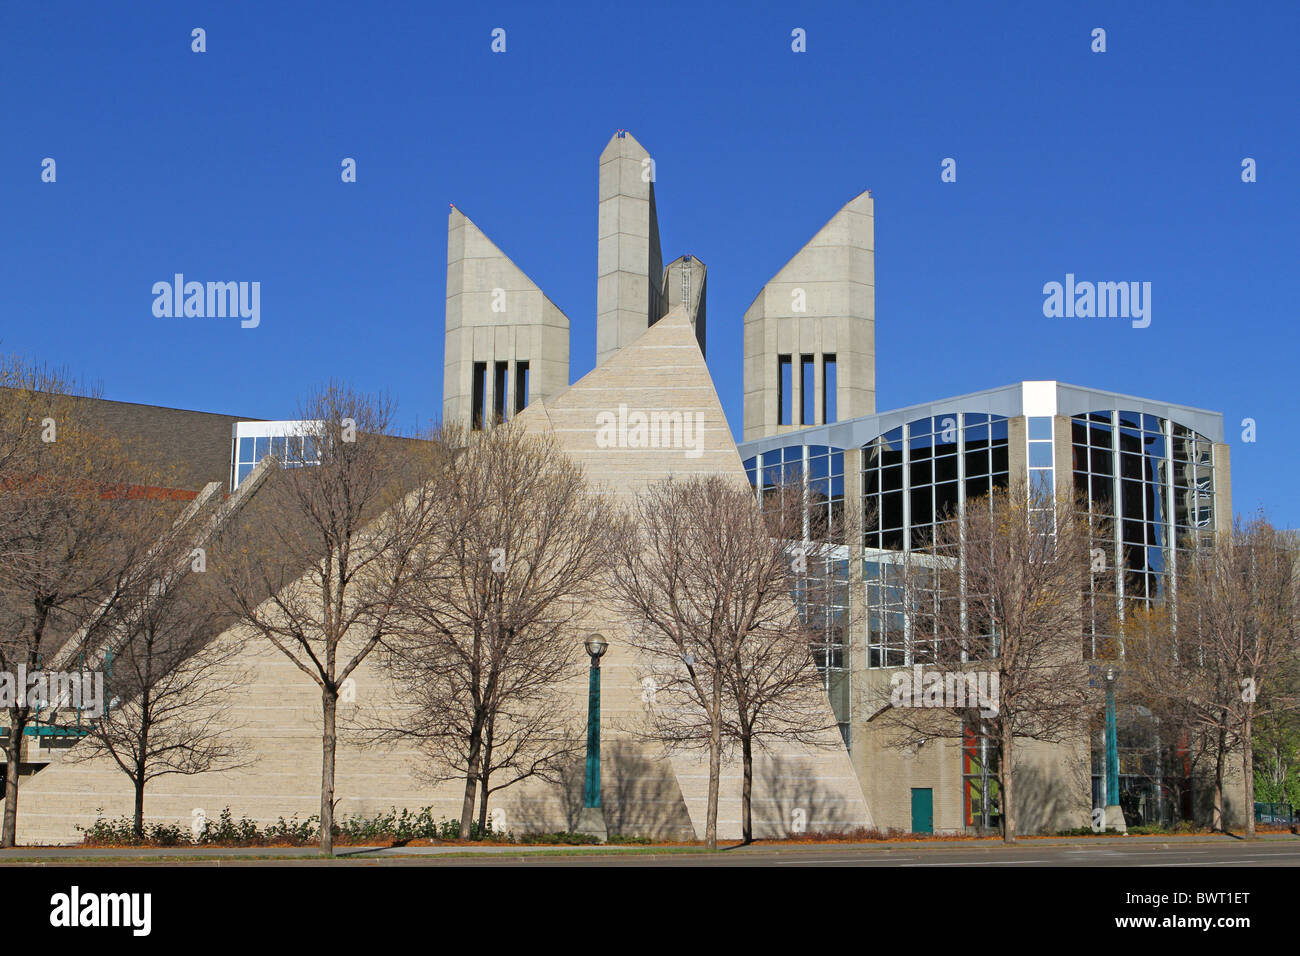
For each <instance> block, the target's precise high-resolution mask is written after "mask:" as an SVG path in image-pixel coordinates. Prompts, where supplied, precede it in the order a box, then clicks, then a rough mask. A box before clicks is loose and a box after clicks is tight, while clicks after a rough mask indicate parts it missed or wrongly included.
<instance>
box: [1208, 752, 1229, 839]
mask: <svg viewBox="0 0 1300 956" xmlns="http://www.w3.org/2000/svg"><path fill="white" fill-rule="evenodd" d="M1223 750H1224V738H1223V734H1219V746H1218V752H1217V753H1216V754H1215V755H1214V807H1213V809H1212V810H1211V814H1210V829H1212V830H1215V831H1217V832H1219V833H1226V832H1227V827H1226V826H1224V819H1223Z"/></svg>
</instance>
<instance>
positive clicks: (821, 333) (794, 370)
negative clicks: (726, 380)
mask: <svg viewBox="0 0 1300 956" xmlns="http://www.w3.org/2000/svg"><path fill="white" fill-rule="evenodd" d="M875 222H876V218H875V203H874V202H873V200H872V198H871V193H870V192H864V193H862V194H861V195H859V196H857V197H855V198H854V199H853V200H851V201H850V202H849V203H848V204H847V205H846V206H844V208H843V209H841V210H840V211H839V212H837V213H836V214H835V216H834V217H833V218H832V219H831V221H830V222H828V223H826V225H824V226H822V228H821V229H820V230H819V231H818V233H817V234H816V235H815V236H813V238H812V240H811V241H810V242H809V243H808V244H807V245H806V246H804V247H803V248H802V249H800V250H799V252H798V254H796V255H795V257H794V258H793V259H791V260H790V261H789V262H788V263H786V265H785V267H784V268H782V269H781V271H780V272H778V273H777V274H776V275H775V276H773V277H772V279H771V281H769V282H768V283H767V285H765V286H763V290H762V291H761V292H760V293H759V294H758V297H757V298H755V299H754V302H753V304H751V305H750V307H749V309H748V310H747V311H746V312H745V347H744V349H745V368H744V378H745V407H744V440H745V441H752V440H753V439H755V438H762V437H764V436H766V435H772V434H777V433H779V432H782V431H787V430H790V429H794V428H799V427H802V426H806V425H821V424H826V423H828V422H832V421H840V420H843V419H847V418H854V417H857V416H859V415H871V414H874V413H875V411H876V252H875V249H876V243H875ZM828 383H829V386H830V387H827V386H828Z"/></svg>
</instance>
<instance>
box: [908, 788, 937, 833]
mask: <svg viewBox="0 0 1300 956" xmlns="http://www.w3.org/2000/svg"><path fill="white" fill-rule="evenodd" d="M912 832H913V833H933V832H934V791H933V790H931V789H930V788H929V787H924V788H922V787H913V788H912Z"/></svg>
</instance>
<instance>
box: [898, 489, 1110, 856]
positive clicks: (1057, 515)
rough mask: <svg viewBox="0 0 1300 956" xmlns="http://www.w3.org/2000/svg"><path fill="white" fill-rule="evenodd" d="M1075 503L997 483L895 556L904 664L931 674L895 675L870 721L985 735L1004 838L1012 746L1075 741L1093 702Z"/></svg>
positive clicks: (909, 733) (915, 736) (901, 730)
mask: <svg viewBox="0 0 1300 956" xmlns="http://www.w3.org/2000/svg"><path fill="white" fill-rule="evenodd" d="M1079 510H1081V509H1079V508H1078V506H1077V505H1076V503H1075V502H1072V501H1070V500H1069V499H1068V498H1066V497H1064V496H1061V497H1060V498H1057V497H1055V496H1054V495H1053V494H1052V493H1051V492H1050V491H1048V490H1045V489H1041V488H1034V489H1029V488H1026V487H1025V486H1024V485H1022V484H1015V485H1012V486H1011V487H1009V488H1002V489H995V490H994V491H993V492H992V493H991V494H990V495H988V496H986V497H983V498H980V499H976V500H974V501H969V502H967V504H966V507H965V509H964V510H963V511H961V512H959V513H957V514H953V515H949V516H947V517H948V519H949V520H946V521H942V522H940V523H939V524H938V525H936V529H937V530H936V531H935V533H934V535H933V537H932V538H931V539H930V540H929V541H925V542H921V547H920V548H918V549H916V550H913V551H911V552H908V553H907V554H906V556H905V558H904V562H903V563H904V572H903V581H904V583H903V604H904V616H905V623H906V627H907V631H908V634H909V638H908V644H909V647H910V651H911V653H910V658H909V661H908V662H909V663H910V664H912V665H913V666H914V667H915V666H917V665H920V666H922V667H930V668H931V669H930V670H929V671H928V672H924V678H923V682H924V686H923V688H914V687H912V684H913V682H914V674H915V671H913V673H912V674H907V673H905V672H900V674H901V677H900V675H895V678H896V680H894V681H893V682H892V684H891V686H890V687H887V688H885V689H884V690H883V691H882V692H881V699H880V700H879V701H877V702H876V703H877V705H878V707H879V709H878V710H877V711H876V717H875V718H873V719H877V718H884V719H886V720H887V721H888V725H889V726H890V727H891V728H892V730H893V742H894V743H895V745H896V746H914V745H916V743H917V742H918V741H923V740H927V739H931V738H943V737H948V738H955V739H965V738H966V737H967V735H968V734H969V733H972V732H973V733H975V734H976V735H977V736H982V737H984V738H986V739H987V741H988V743H989V746H990V747H991V748H992V749H993V752H994V753H995V754H996V756H997V759H998V767H997V777H998V786H999V796H1000V800H1001V808H1000V809H1001V818H1002V831H1003V839H1004V840H1005V841H1006V842H1008V843H1010V842H1014V841H1015V839H1016V810H1017V807H1016V803H1015V796H1016V794H1015V777H1014V774H1015V770H1016V757H1017V751H1016V748H1017V744H1018V743H1019V742H1020V741H1024V740H1036V741H1045V742H1053V743H1056V742H1062V741H1067V740H1079V739H1083V738H1084V737H1085V735H1086V734H1087V715H1088V713H1089V712H1090V711H1091V710H1092V709H1094V708H1095V706H1096V704H1097V694H1096V691H1095V690H1094V689H1091V688H1090V687H1089V679H1088V671H1087V666H1086V665H1085V664H1084V662H1083V654H1082V638H1083V623H1082V609H1081V601H1080V596H1081V594H1082V593H1084V591H1085V590H1086V588H1087V575H1088V573H1089V568H1090V566H1091V565H1090V552H1091V548H1090V536H1089V528H1088V523H1087V519H1086V518H1084V517H1083V516H1081V515H1080V514H1079V513H1078V512H1079ZM903 678H906V679H905V680H904V679H903ZM900 688H910V689H911V691H912V693H899V690H900ZM918 699H920V700H921V701H922V703H923V704H924V705H925V706H915V703H916V701H917V700H918Z"/></svg>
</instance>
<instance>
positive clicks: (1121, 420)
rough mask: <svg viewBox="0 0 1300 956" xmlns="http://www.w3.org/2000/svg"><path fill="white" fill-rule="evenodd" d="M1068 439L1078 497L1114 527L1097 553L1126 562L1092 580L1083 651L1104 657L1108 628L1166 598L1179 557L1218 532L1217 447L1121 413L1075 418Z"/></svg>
mask: <svg viewBox="0 0 1300 956" xmlns="http://www.w3.org/2000/svg"><path fill="white" fill-rule="evenodd" d="M1070 432H1071V435H1070V442H1071V450H1072V452H1073V463H1072V466H1073V469H1074V487H1075V490H1076V491H1077V492H1080V493H1082V492H1084V491H1086V492H1087V501H1088V513H1089V515H1090V516H1093V517H1095V518H1098V519H1107V523H1108V524H1109V527H1108V528H1107V529H1106V531H1105V535H1106V539H1105V540H1098V541H1097V547H1099V548H1100V549H1101V550H1102V552H1103V553H1105V554H1107V555H1119V556H1121V558H1120V559H1118V560H1115V562H1114V563H1115V564H1116V568H1115V573H1114V574H1113V575H1094V576H1093V581H1092V593H1091V595H1090V598H1091V605H1092V606H1091V612H1092V613H1091V615H1090V616H1091V625H1090V634H1089V635H1088V647H1087V648H1086V649H1085V650H1086V651H1087V652H1088V653H1089V654H1090V656H1106V655H1107V653H1108V649H1107V648H1106V646H1105V643H1106V638H1108V637H1110V636H1111V634H1112V632H1113V631H1114V630H1115V628H1114V626H1113V624H1112V623H1111V622H1113V621H1114V620H1115V619H1116V618H1117V617H1118V618H1119V619H1120V620H1122V619H1123V617H1124V615H1125V613H1126V611H1127V608H1129V607H1132V606H1133V604H1134V603H1135V602H1136V603H1141V604H1146V605H1150V604H1151V603H1153V602H1156V601H1159V600H1163V599H1164V598H1165V597H1167V596H1168V594H1169V591H1170V588H1171V582H1172V580H1173V575H1174V574H1175V573H1176V570H1177V567H1178V563H1179V557H1180V554H1182V555H1185V554H1186V550H1187V548H1188V546H1189V545H1191V544H1193V543H1194V542H1195V540H1196V536H1197V535H1199V534H1204V533H1207V532H1209V533H1212V532H1213V531H1214V530H1215V527H1214V510H1215V501H1214V498H1215V473H1214V466H1215V463H1214V443H1213V442H1212V441H1211V440H1210V439H1208V438H1206V437H1205V436H1204V435H1200V434H1197V433H1196V432H1194V431H1192V430H1191V429H1189V428H1187V427H1186V426H1184V425H1180V424H1179V423H1178V422H1175V421H1173V420H1172V419H1168V418H1159V417H1157V416H1155V415H1147V414H1142V413H1139V412H1133V411H1124V410H1120V409H1116V410H1113V411H1100V412H1089V413H1087V414H1083V415H1075V416H1073V417H1072V418H1071V419H1070ZM1098 526H1099V527H1101V526H1102V525H1101V523H1100V522H1098Z"/></svg>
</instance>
